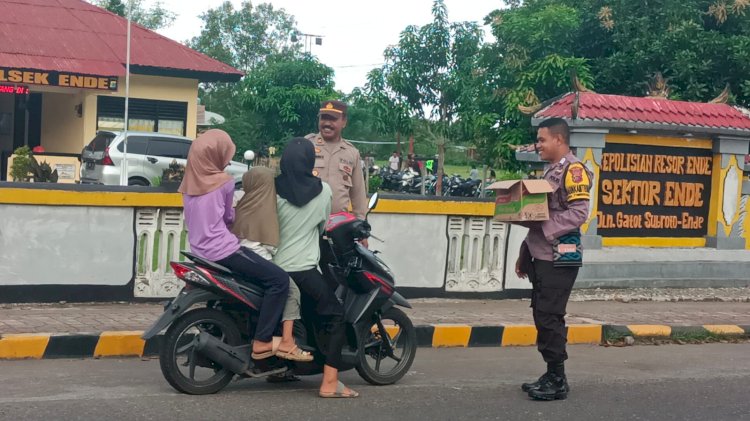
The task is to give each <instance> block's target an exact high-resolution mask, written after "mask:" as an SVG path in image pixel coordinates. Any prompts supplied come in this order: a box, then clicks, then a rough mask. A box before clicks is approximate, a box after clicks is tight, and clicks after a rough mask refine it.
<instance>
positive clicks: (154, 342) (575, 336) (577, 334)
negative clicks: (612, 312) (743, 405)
mask: <svg viewBox="0 0 750 421" xmlns="http://www.w3.org/2000/svg"><path fill="white" fill-rule="evenodd" d="M416 331H417V344H418V345H419V346H420V347H431V348H448V347H499V346H531V345H535V344H536V328H535V327H534V326H532V325H506V326H470V325H457V324H456V325H451V324H441V325H432V326H417V327H416ZM142 334H143V332H141V331H111V332H101V333H92V334H49V333H32V334H8V335H0V360H12V359H43V358H90V357H94V358H100V357H128V356H137V357H142V356H153V355H158V353H159V344H160V343H161V341H162V337H161V336H157V337H155V338H153V339H150V340H148V341H144V340H143V339H141V335H142ZM711 334H714V335H724V336H728V335H736V336H744V337H750V326H738V325H703V326H667V325H593V324H583V325H570V326H568V343H569V344H601V343H602V342H605V341H606V340H608V339H612V338H622V337H624V336H633V337H634V338H644V337H653V338H681V337H685V336H690V335H693V336H706V335H711Z"/></svg>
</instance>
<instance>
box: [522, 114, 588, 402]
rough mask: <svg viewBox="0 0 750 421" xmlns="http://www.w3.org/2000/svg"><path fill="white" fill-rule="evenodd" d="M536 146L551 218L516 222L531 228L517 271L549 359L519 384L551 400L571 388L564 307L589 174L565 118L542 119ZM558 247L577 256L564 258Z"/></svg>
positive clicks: (583, 219)
mask: <svg viewBox="0 0 750 421" xmlns="http://www.w3.org/2000/svg"><path fill="white" fill-rule="evenodd" d="M536 149H537V151H538V152H539V157H540V158H541V159H542V160H543V161H547V162H548V163H549V164H548V165H547V167H546V169H545V173H544V179H545V180H547V181H548V182H549V183H550V185H551V186H552V188H553V192H552V193H550V194H549V195H548V203H549V220H547V221H543V222H523V223H519V224H520V225H523V226H526V227H527V228H529V234H528V236H527V237H526V239H525V240H524V242H523V243H522V245H521V253H520V257H519V259H518V261H517V262H516V274H517V275H518V276H519V277H521V278H525V277H527V276H528V277H529V279H530V281H531V283H532V286H533V291H532V299H531V307H532V309H533V314H534V324H535V325H536V329H537V348H538V349H539V352H540V353H541V354H542V357H543V358H544V361H545V362H546V363H547V372H546V373H545V374H544V375H542V376H541V377H540V378H539V380H537V381H536V382H533V383H524V384H523V385H522V386H521V388H522V389H523V391H525V392H528V393H529V396H530V397H531V398H533V399H537V400H555V399H565V398H566V397H567V395H568V392H569V391H570V387H569V386H568V382H567V378H566V376H565V365H564V364H565V360H567V359H568V354H567V352H566V350H565V345H566V343H567V338H566V328H565V309H566V306H567V304H568V298H569V297H570V292H571V289H572V288H573V284H574V283H575V280H576V277H577V276H578V269H579V266H580V265H581V248H580V231H579V230H580V227H581V225H583V224H584V223H585V222H586V219H587V218H588V213H589V198H590V197H589V195H590V189H591V180H592V179H593V176H592V174H591V172H590V171H589V170H588V169H587V168H586V167H585V166H584V165H583V164H582V163H581V162H580V160H579V159H578V158H576V157H575V155H573V154H572V153H571V152H570V131H569V128H568V124H567V123H566V122H565V120H562V119H559V118H552V119H548V120H545V121H543V122H542V123H541V124H540V125H539V129H538V132H537V142H536ZM571 233H573V234H571ZM576 234H577V235H578V237H577V239H578V240H577V244H574V245H573V252H571V251H570V250H571V249H570V247H571V244H569V243H566V244H565V245H564V246H561V245H560V243H561V242H562V241H561V240H560V239H561V238H565V241H568V239H569V238H573V242H574V243H575V242H576V240H575V238H576ZM566 246H567V247H566ZM561 251H565V253H573V255H575V256H577V257H575V258H574V259H573V260H572V261H566V262H562V261H561V260H560V255H561ZM556 259H557V260H556Z"/></svg>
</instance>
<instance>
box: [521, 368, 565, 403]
mask: <svg viewBox="0 0 750 421" xmlns="http://www.w3.org/2000/svg"><path fill="white" fill-rule="evenodd" d="M547 370H548V373H547V376H546V377H545V378H544V381H542V382H541V384H540V386H539V387H538V388H536V389H530V390H529V397H530V398H532V399H536V400H543V401H554V400H558V399H565V398H567V397H568V392H570V387H569V386H568V379H567V378H566V377H565V366H564V364H563V363H559V364H548V365H547Z"/></svg>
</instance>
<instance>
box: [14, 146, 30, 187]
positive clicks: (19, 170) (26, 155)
mask: <svg viewBox="0 0 750 421" xmlns="http://www.w3.org/2000/svg"><path fill="white" fill-rule="evenodd" d="M13 155H14V157H13V163H12V164H11V165H10V177H11V178H12V179H13V181H21V182H28V181H31V175H30V174H29V173H30V172H31V160H32V159H33V158H32V156H31V149H29V147H28V146H21V147H20V148H17V149H16V150H15V151H13Z"/></svg>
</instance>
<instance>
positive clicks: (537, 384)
mask: <svg viewBox="0 0 750 421" xmlns="http://www.w3.org/2000/svg"><path fill="white" fill-rule="evenodd" d="M549 375H550V372H549V371H547V372H546V373H544V374H542V376H541V377H539V380H537V381H535V382H534V383H523V384H521V390H523V391H524V392H527V393H528V392H531V391H532V390H536V389H539V388H540V387H542V384H543V383H544V382H545V381H547V377H549Z"/></svg>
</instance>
